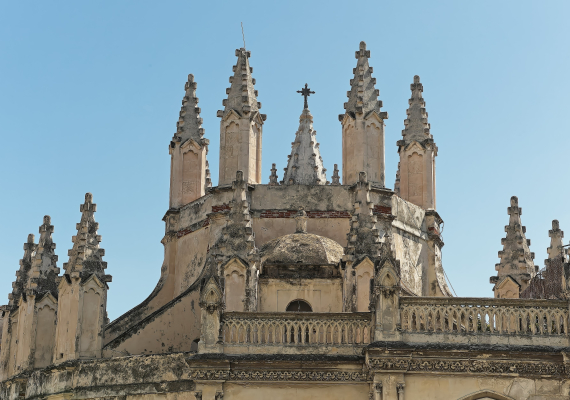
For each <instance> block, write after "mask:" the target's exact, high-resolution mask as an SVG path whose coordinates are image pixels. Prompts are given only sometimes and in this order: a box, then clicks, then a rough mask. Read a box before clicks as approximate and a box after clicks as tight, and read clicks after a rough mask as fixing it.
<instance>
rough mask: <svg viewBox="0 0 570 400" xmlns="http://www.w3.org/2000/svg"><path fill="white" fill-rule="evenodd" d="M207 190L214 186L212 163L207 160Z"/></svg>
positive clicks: (205, 184)
mask: <svg viewBox="0 0 570 400" xmlns="http://www.w3.org/2000/svg"><path fill="white" fill-rule="evenodd" d="M204 186H205V190H207V189H208V188H211V187H212V174H210V163H209V162H208V161H207V160H206V181H205V182H204Z"/></svg>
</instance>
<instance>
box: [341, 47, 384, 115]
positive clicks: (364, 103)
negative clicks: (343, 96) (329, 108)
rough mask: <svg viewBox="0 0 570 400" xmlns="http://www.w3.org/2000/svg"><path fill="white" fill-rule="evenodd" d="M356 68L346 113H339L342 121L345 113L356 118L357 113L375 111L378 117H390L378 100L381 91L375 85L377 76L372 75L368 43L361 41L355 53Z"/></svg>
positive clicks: (345, 104)
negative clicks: (382, 109)
mask: <svg viewBox="0 0 570 400" xmlns="http://www.w3.org/2000/svg"><path fill="white" fill-rule="evenodd" d="M355 56H356V59H357V60H358V61H357V63H356V68H354V69H353V73H354V79H351V80H350V86H351V89H350V91H349V92H348V93H347V97H348V101H347V102H346V103H344V109H345V110H346V111H345V114H341V115H339V120H340V121H341V122H342V121H343V120H344V117H345V115H347V114H348V115H349V116H351V117H352V118H353V119H354V118H355V114H363V115H364V116H367V115H369V113H370V112H371V111H375V112H376V113H377V115H378V117H380V118H382V119H388V113H386V112H380V109H381V108H382V101H380V100H378V96H379V95H380V91H379V90H378V89H376V88H375V87H374V86H375V85H376V78H373V77H372V67H371V66H370V65H368V58H369V57H370V50H366V43H365V42H360V47H359V50H358V51H356V53H355Z"/></svg>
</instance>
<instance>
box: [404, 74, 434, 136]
mask: <svg viewBox="0 0 570 400" xmlns="http://www.w3.org/2000/svg"><path fill="white" fill-rule="evenodd" d="M410 89H411V91H412V97H411V98H410V100H408V104H409V107H408V109H407V110H406V114H407V116H408V118H406V119H405V120H404V125H405V128H404V130H403V131H402V136H403V137H404V140H403V143H400V145H407V144H409V143H411V142H413V141H416V142H419V143H420V144H423V143H424V142H426V140H428V139H433V136H432V135H431V134H430V126H429V123H428V113H427V112H426V109H425V106H426V102H425V101H424V98H423V97H422V92H423V90H424V87H423V85H422V84H421V83H420V77H419V76H418V75H416V76H414V83H412V84H411V85H410Z"/></svg>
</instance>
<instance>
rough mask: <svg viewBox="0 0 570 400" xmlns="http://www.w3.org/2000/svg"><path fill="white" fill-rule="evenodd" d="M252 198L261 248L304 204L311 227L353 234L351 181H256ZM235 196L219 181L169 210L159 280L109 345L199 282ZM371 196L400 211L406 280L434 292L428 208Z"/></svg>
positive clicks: (397, 228)
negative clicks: (271, 183) (430, 282)
mask: <svg viewBox="0 0 570 400" xmlns="http://www.w3.org/2000/svg"><path fill="white" fill-rule="evenodd" d="M247 197H248V201H249V203H250V209H251V213H252V222H253V223H252V228H253V232H254V234H255V243H256V246H257V247H258V248H260V247H261V246H262V245H263V244H265V243H267V242H268V241H270V240H272V239H275V238H277V237H280V236H283V235H286V234H290V233H293V232H294V231H295V219H294V216H295V215H296V212H297V210H298V209H299V207H303V208H304V209H305V210H306V211H307V217H308V220H307V231H308V232H309V233H313V234H316V235H320V236H324V237H328V238H331V239H332V240H334V241H336V242H338V243H339V244H340V245H341V246H346V244H347V236H346V235H347V233H348V232H349V230H350V218H351V216H352V213H353V208H354V202H355V192H354V191H353V190H352V189H351V187H350V186H342V185H326V186H325V185H315V186H309V185H284V186H269V185H254V186H250V190H249V191H248V193H247ZM232 199H233V190H232V189H231V187H229V186H224V187H217V188H213V189H212V190H211V192H210V193H208V194H207V195H206V196H204V197H202V198H200V199H198V200H196V201H194V202H192V203H190V204H188V205H186V206H184V207H182V208H181V209H180V210H179V211H178V212H176V213H172V214H169V213H170V212H169V213H167V216H166V217H165V221H166V232H167V235H166V236H165V239H164V240H163V242H164V244H165V261H164V264H163V268H162V272H161V278H160V280H159V283H158V284H157V287H156V288H155V290H154V291H153V293H152V294H151V295H150V296H149V298H147V299H146V300H145V301H144V302H143V303H141V305H139V306H137V307H135V308H134V309H133V310H131V311H129V312H128V313H126V314H124V315H123V316H121V317H120V318H119V319H117V320H116V321H113V323H111V324H110V325H109V326H108V327H107V329H106V332H105V336H106V337H105V340H106V343H108V342H109V341H111V340H113V339H115V338H116V337H117V336H118V335H120V334H122V333H123V332H125V331H126V330H128V329H129V328H131V327H134V326H136V325H137V324H138V323H139V322H140V321H142V320H144V319H145V318H147V317H148V316H149V315H151V314H152V313H153V312H155V311H156V310H158V309H159V308H161V307H163V306H164V305H165V304H167V303H168V302H170V301H171V300H172V299H174V298H175V297H176V296H179V295H180V294H181V293H183V292H184V291H185V290H187V288H189V287H190V286H192V285H193V284H195V283H196V280H197V279H198V276H199V275H200V273H201V272H202V270H203V267H204V263H205V261H206V255H207V252H208V249H209V248H211V247H213V246H214V245H215V243H216V242H217V240H218V239H219V237H220V235H221V230H222V228H223V227H224V226H225V225H226V224H227V215H228V213H229V211H230V210H231V204H232ZM370 200H371V201H372V202H373V203H374V205H375V206H374V210H373V211H374V213H376V214H378V215H385V214H388V215H389V214H393V215H395V217H396V218H395V219H394V221H393V222H392V225H393V229H392V234H393V237H394V244H395V247H396V255H397V258H398V259H399V260H400V265H401V275H402V282H403V284H404V285H405V287H406V288H407V289H408V290H409V291H410V292H412V293H414V294H417V295H422V294H425V293H428V289H427V287H428V283H427V282H423V281H425V279H424V277H425V276H426V270H427V269H428V268H429V263H428V255H429V254H428V249H427V245H426V240H427V234H426V225H425V221H424V217H425V211H424V210H422V209H421V208H420V207H417V206H415V205H413V204H411V203H409V202H407V201H405V200H402V199H400V198H398V197H397V196H393V193H392V192H391V191H389V190H386V189H378V188H373V189H372V190H371V192H370ZM380 225H381V224H379V226H380ZM331 299H332V298H331ZM334 301H335V302H336V299H335V300H334ZM333 308H335V307H333ZM335 309H336V308H335ZM271 310H273V307H271ZM143 348H144V346H143Z"/></svg>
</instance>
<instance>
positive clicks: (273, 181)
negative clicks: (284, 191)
mask: <svg viewBox="0 0 570 400" xmlns="http://www.w3.org/2000/svg"><path fill="white" fill-rule="evenodd" d="M278 179H279V178H278V177H277V168H275V163H273V164H271V175H269V186H277V185H279V181H278Z"/></svg>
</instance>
